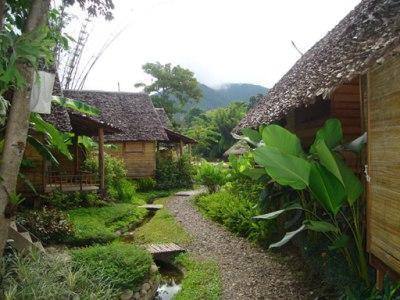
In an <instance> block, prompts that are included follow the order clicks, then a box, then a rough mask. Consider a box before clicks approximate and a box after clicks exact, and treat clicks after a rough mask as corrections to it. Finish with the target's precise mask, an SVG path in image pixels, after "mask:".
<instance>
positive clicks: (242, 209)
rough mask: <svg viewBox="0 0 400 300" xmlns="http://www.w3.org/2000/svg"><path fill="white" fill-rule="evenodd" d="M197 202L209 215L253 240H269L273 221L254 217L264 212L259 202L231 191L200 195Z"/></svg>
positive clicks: (233, 230) (261, 241) (262, 241)
mask: <svg viewBox="0 0 400 300" xmlns="http://www.w3.org/2000/svg"><path fill="white" fill-rule="evenodd" d="M195 203H196V204H197V206H198V207H199V208H200V210H201V211H202V212H203V213H204V214H205V215H206V216H207V217H209V218H210V219H212V220H214V221H216V222H218V223H221V224H223V225H225V226H226V227H228V228H229V229H230V230H231V231H232V232H234V233H237V234H239V235H241V236H244V237H248V238H249V239H250V240H251V241H256V242H260V243H264V242H268V240H269V237H270V234H271V233H272V232H273V228H271V227H272V226H273V224H274V223H273V222H268V221H262V222H260V221H257V220H254V219H253V217H254V216H257V215H260V214H262V211H261V209H260V208H259V207H258V205H257V202H255V201H251V200H249V199H247V198H240V197H238V196H237V195H235V194H232V193H230V192H229V191H226V190H222V191H220V192H218V193H213V194H208V195H200V196H198V197H196V198H195Z"/></svg>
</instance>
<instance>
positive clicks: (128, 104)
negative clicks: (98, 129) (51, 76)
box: [64, 90, 168, 178]
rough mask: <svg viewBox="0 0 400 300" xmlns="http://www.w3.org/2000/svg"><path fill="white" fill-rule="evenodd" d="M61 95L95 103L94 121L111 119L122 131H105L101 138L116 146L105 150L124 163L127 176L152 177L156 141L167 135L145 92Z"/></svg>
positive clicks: (93, 92) (73, 92)
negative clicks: (96, 112)
mask: <svg viewBox="0 0 400 300" xmlns="http://www.w3.org/2000/svg"><path fill="white" fill-rule="evenodd" d="M64 96H66V97H69V98H73V99H78V100H81V101H84V102H86V103H87V104H89V105H92V106H96V107H97V108H99V109H100V110H101V114H100V115H99V116H98V117H96V118H95V119H96V120H98V121H103V122H111V123H112V124H114V125H115V126H117V127H118V128H120V129H121V130H122V132H121V133H119V134H106V135H105V136H104V139H105V142H106V143H109V144H114V145H115V146H116V149H108V150H107V151H108V153H109V154H110V155H113V156H116V157H118V158H121V159H122V160H123V161H124V162H125V165H126V168H127V170H128V176H129V177H131V178H140V177H152V176H154V173H155V169H156V149H157V143H158V142H159V141H168V135H167V133H166V132H165V130H164V127H163V125H162V123H161V121H160V118H159V115H158V114H157V112H156V110H155V108H154V106H153V103H152V102H151V100H150V97H149V96H148V95H147V94H144V93H122V92H104V91H75V90H66V91H64Z"/></svg>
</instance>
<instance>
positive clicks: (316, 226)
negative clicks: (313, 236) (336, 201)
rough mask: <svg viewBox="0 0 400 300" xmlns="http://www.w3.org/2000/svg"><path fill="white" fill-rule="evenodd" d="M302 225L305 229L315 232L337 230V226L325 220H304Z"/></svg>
mask: <svg viewBox="0 0 400 300" xmlns="http://www.w3.org/2000/svg"><path fill="white" fill-rule="evenodd" d="M303 225H304V226H305V227H306V229H308V230H312V231H317V232H339V228H338V227H336V226H335V225H333V224H332V223H329V222H325V221H314V220H305V221H304V222H303Z"/></svg>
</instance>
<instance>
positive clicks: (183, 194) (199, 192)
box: [175, 189, 204, 197]
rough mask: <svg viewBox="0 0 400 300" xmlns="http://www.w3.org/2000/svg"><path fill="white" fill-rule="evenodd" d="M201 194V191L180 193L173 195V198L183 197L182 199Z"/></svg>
mask: <svg viewBox="0 0 400 300" xmlns="http://www.w3.org/2000/svg"><path fill="white" fill-rule="evenodd" d="M203 192H204V190H203V189H199V190H193V191H181V192H177V193H176V194H175V196H183V197H189V196H196V195H198V194H201V193H203Z"/></svg>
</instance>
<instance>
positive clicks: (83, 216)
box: [67, 203, 146, 246]
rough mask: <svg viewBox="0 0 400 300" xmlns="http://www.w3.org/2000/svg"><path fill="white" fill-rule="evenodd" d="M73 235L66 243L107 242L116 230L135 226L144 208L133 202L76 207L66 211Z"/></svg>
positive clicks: (139, 220) (142, 215)
mask: <svg viewBox="0 0 400 300" xmlns="http://www.w3.org/2000/svg"><path fill="white" fill-rule="evenodd" d="M68 215H69V218H70V220H71V222H72V224H73V226H74V235H73V236H72V237H70V238H69V239H68V241H67V242H68V243H69V244H72V245H76V246H81V245H91V244H96V243H107V242H110V241H112V240H114V239H116V238H117V237H118V235H117V234H116V231H117V230H122V231H124V230H127V229H128V228H135V227H136V226H137V225H138V224H140V223H141V222H142V220H143V218H144V217H145V216H146V210H145V209H142V208H138V207H137V206H136V205H134V204H129V203H118V204H111V205H108V206H104V207H90V208H76V209H72V210H69V211H68Z"/></svg>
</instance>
